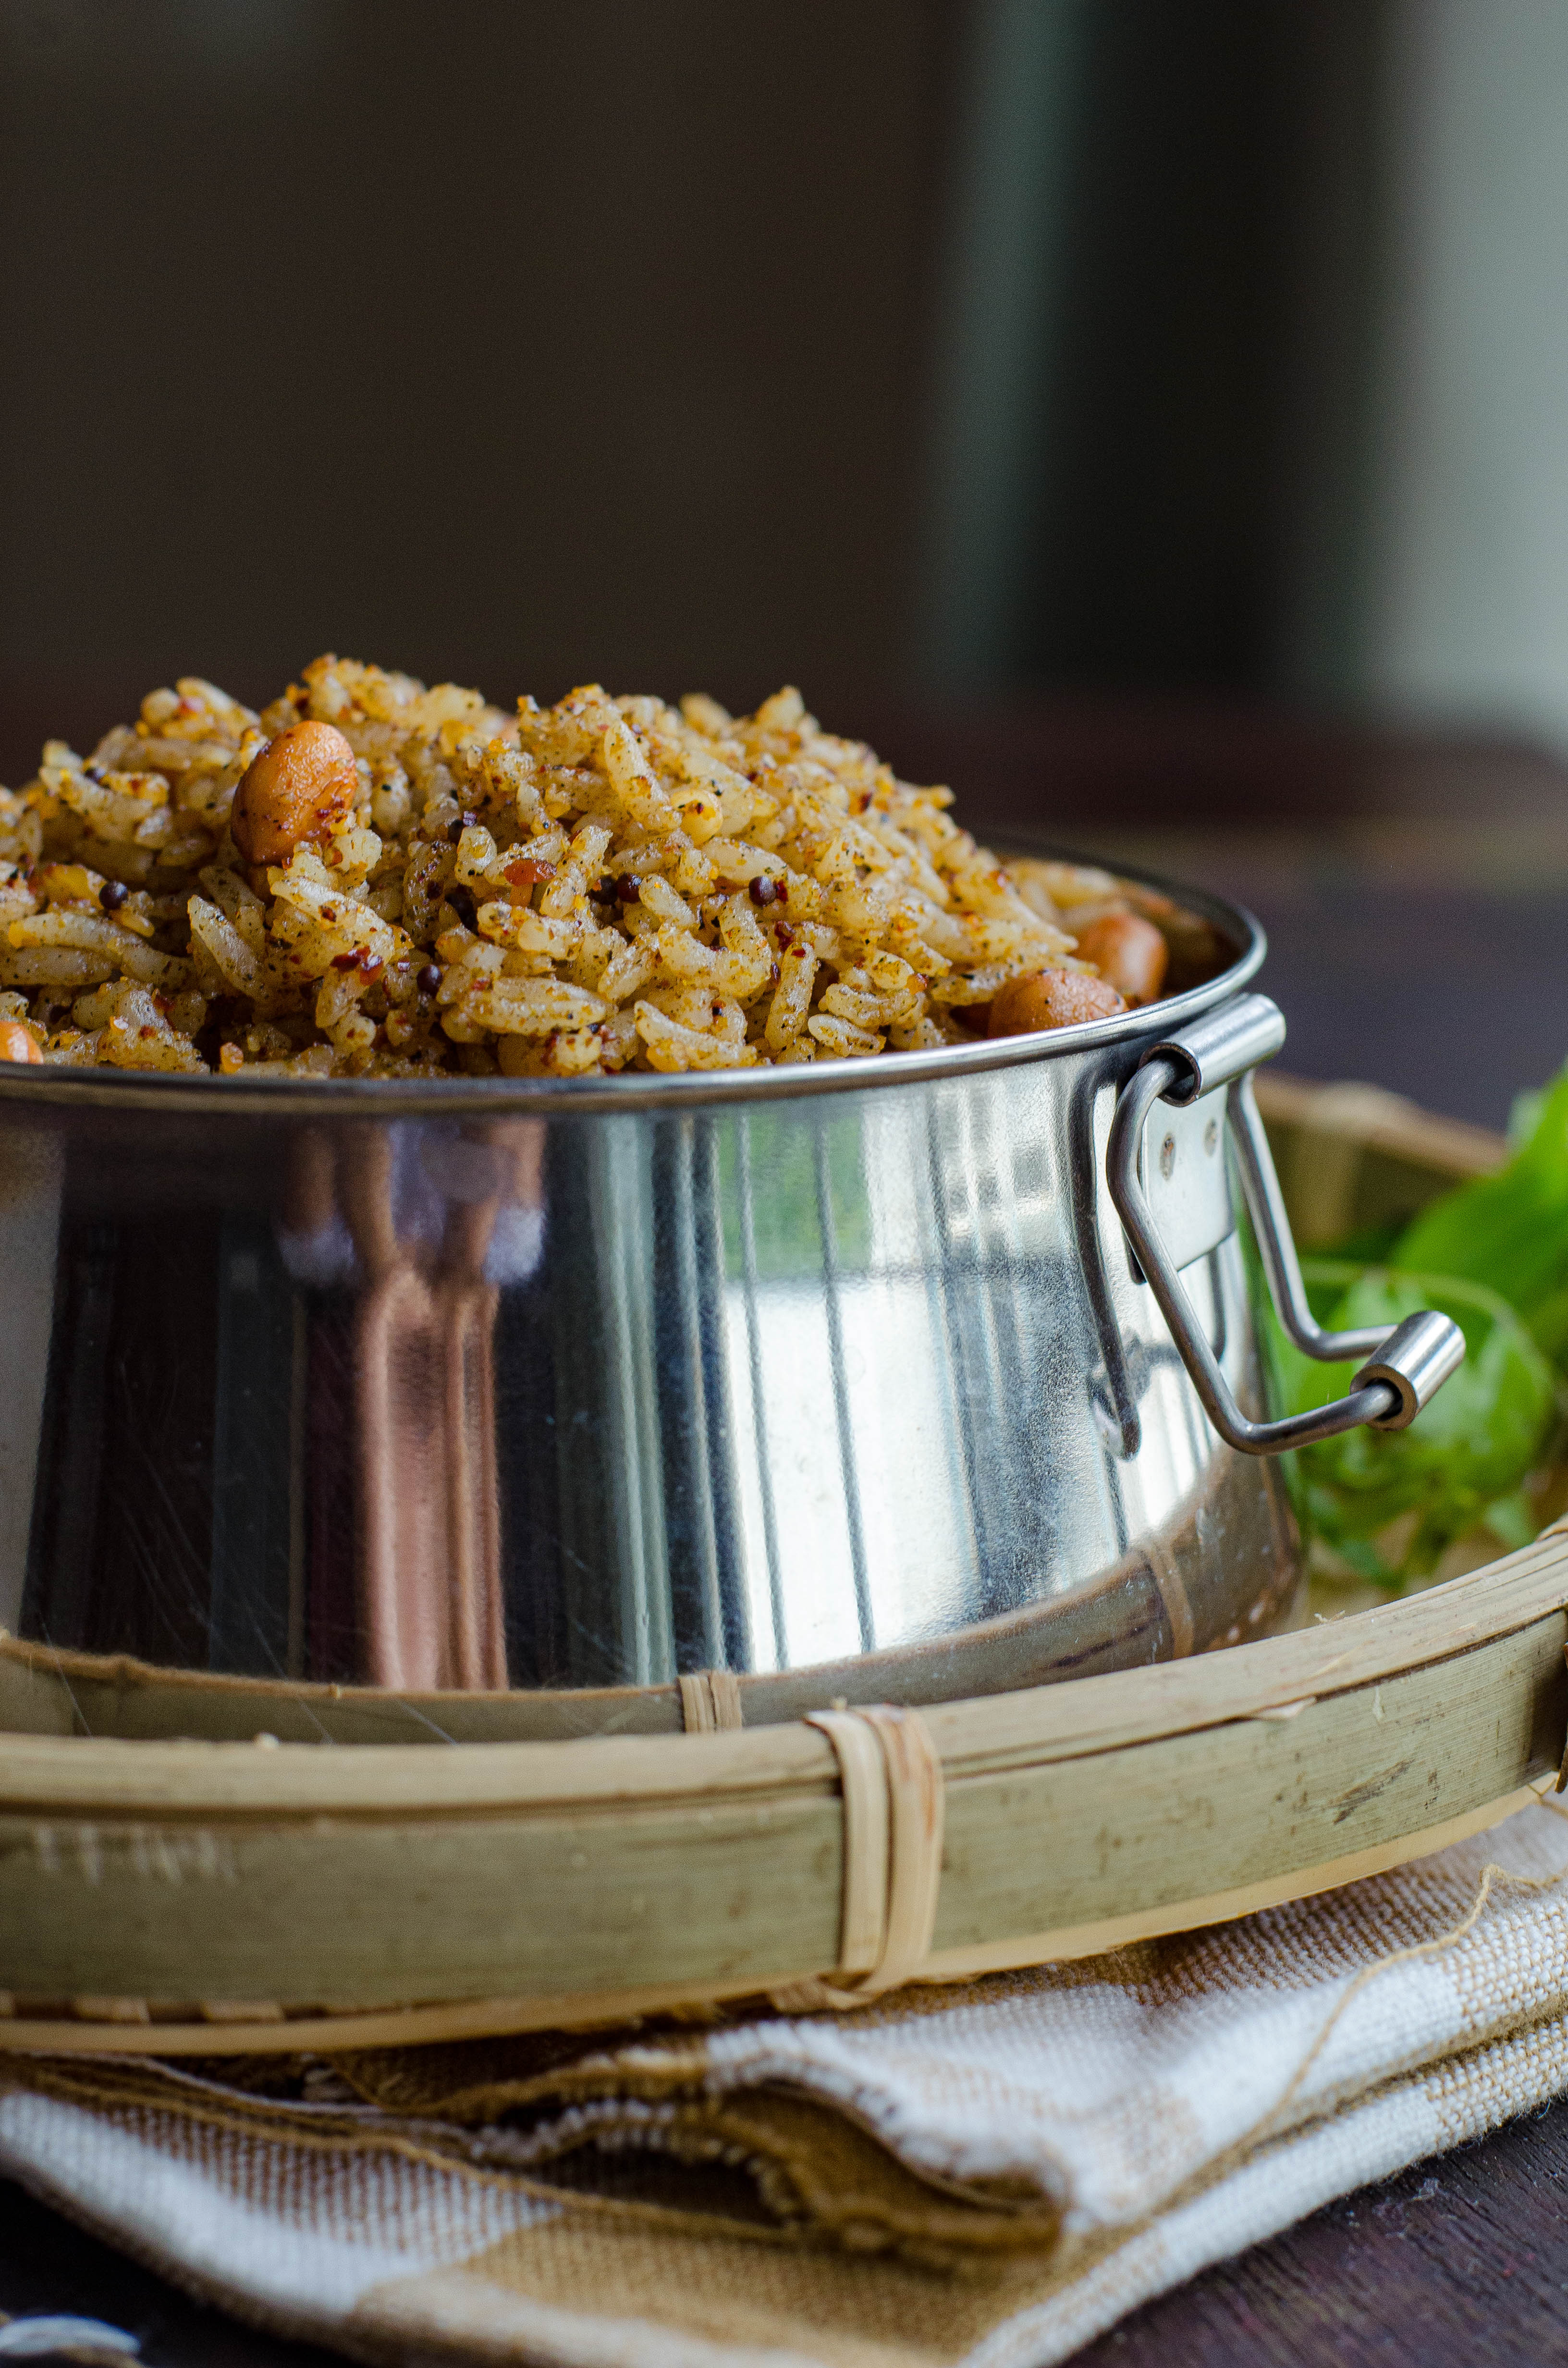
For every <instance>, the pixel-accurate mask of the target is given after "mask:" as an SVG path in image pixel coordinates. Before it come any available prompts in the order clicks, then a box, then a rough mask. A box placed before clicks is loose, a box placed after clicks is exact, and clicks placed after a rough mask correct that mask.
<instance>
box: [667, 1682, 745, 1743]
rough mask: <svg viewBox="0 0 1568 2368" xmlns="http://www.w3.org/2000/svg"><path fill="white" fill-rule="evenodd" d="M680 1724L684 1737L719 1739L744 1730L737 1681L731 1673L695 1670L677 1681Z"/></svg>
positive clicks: (738, 1683) (739, 1685) (739, 1686)
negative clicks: (735, 1730) (736, 1729)
mask: <svg viewBox="0 0 1568 2368" xmlns="http://www.w3.org/2000/svg"><path fill="white" fill-rule="evenodd" d="M676 1685H677V1686H678V1687H679V1689H680V1715H681V1724H682V1725H683V1726H684V1727H685V1729H686V1731H687V1735H722V1734H727V1733H729V1732H731V1731H732V1730H733V1729H734V1728H735V1727H739V1726H744V1724H745V1721H744V1718H743V1717H742V1715H741V1681H740V1679H738V1678H737V1677H736V1675H735V1673H734V1671H733V1669H697V1670H694V1671H693V1672H692V1673H691V1674H690V1675H688V1676H687V1677H684V1678H677V1679H676Z"/></svg>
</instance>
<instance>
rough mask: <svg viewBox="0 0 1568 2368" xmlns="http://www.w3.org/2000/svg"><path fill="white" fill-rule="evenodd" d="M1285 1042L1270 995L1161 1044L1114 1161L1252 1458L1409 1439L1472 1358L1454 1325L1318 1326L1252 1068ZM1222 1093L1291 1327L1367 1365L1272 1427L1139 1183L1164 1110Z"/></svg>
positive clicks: (1323, 1354)
mask: <svg viewBox="0 0 1568 2368" xmlns="http://www.w3.org/2000/svg"><path fill="white" fill-rule="evenodd" d="M1284 1042H1285V1021H1284V1019H1283V1017H1282V1015H1281V1014H1280V1011H1279V1009H1278V1006H1277V1005H1276V1004H1273V1003H1271V1002H1270V1001H1269V999H1268V997H1267V996H1265V995H1240V996H1235V997H1234V998H1233V1000H1232V1001H1231V1002H1229V1003H1226V1004H1221V1007H1220V1008H1219V1009H1218V1010H1217V1011H1211V1012H1207V1013H1205V1015H1204V1016H1203V1018H1202V1019H1197V1020H1194V1021H1193V1023H1192V1025H1191V1026H1190V1027H1188V1028H1184V1029H1181V1030H1178V1031H1177V1032H1176V1034H1174V1035H1172V1036H1169V1037H1167V1038H1165V1041H1164V1042H1161V1043H1158V1044H1153V1045H1151V1046H1150V1048H1149V1050H1148V1052H1147V1053H1145V1054H1144V1056H1143V1060H1142V1064H1141V1066H1140V1067H1139V1068H1138V1069H1137V1070H1136V1071H1135V1072H1134V1074H1133V1076H1131V1079H1130V1080H1129V1082H1128V1084H1127V1085H1126V1086H1125V1087H1123V1089H1122V1092H1121V1096H1120V1099H1119V1101H1118V1103H1117V1108H1116V1116H1115V1118H1114V1119H1113V1120H1112V1121H1111V1129H1110V1142H1109V1144H1108V1148H1107V1152H1106V1180H1107V1182H1108V1185H1109V1187H1110V1197H1111V1200H1112V1201H1113V1202H1114V1203H1115V1206H1116V1212H1117V1214H1118V1215H1119V1218H1120V1219H1121V1222H1122V1224H1123V1225H1124V1226H1125V1227H1126V1229H1127V1235H1128V1238H1129V1240H1130V1241H1131V1244H1132V1247H1133V1248H1134V1250H1135V1251H1136V1252H1137V1254H1138V1261H1139V1264H1140V1265H1141V1266H1142V1269H1143V1272H1144V1275H1145V1276H1146V1278H1147V1280H1148V1283H1149V1287H1150V1289H1151V1290H1152V1291H1153V1294H1154V1298H1155V1300H1156V1302H1157V1303H1158V1305H1159V1309H1160V1313H1161V1314H1162V1315H1164V1317H1165V1323H1166V1325H1167V1326H1168V1327H1169V1329H1170V1335H1171V1338H1172V1339H1173V1340H1174V1341H1175V1343H1176V1348H1177V1349H1178V1350H1179V1351H1180V1354H1181V1359H1182V1362H1183V1363H1184V1364H1185V1365H1186V1367H1187V1372H1188V1374H1189V1375H1190V1376H1191V1380H1192V1385H1193V1387H1194V1389H1196V1391H1197V1392H1198V1395H1199V1398H1200V1399H1201V1401H1202V1404H1203V1408H1204V1411H1205V1413H1206V1414H1207V1415H1208V1417H1209V1419H1210V1422H1211V1423H1212V1424H1213V1426H1214V1428H1215V1429H1216V1430H1217V1431H1218V1432H1219V1434H1220V1436H1221V1439H1222V1440H1225V1442H1226V1443H1227V1445H1229V1446H1231V1447H1234V1448H1238V1449H1240V1451H1241V1452H1242V1453H1243V1454H1244V1455H1279V1454H1282V1453H1283V1452H1285V1450H1286V1449H1287V1448H1291V1447H1307V1446H1310V1445H1311V1444H1312V1441H1313V1440H1319V1439H1332V1438H1334V1437H1335V1435H1336V1434H1337V1433H1338V1432H1340V1431H1344V1430H1353V1429H1355V1428H1356V1427H1357V1425H1358V1423H1369V1424H1370V1425H1371V1426H1372V1428H1373V1429H1377V1430H1403V1429H1404V1428H1405V1426H1406V1425H1407V1424H1408V1423H1411V1422H1414V1421H1415V1417H1416V1416H1417V1415H1418V1414H1419V1412H1420V1411H1421V1408H1422V1407H1423V1406H1425V1405H1426V1402H1427V1400H1428V1399H1429V1398H1430V1397H1431V1396H1432V1395H1434V1393H1435V1392H1436V1391H1437V1390H1439V1389H1441V1387H1442V1385H1443V1383H1445V1382H1446V1381H1447V1380H1448V1378H1449V1375H1450V1373H1453V1372H1457V1370H1458V1369H1459V1367H1460V1365H1461V1364H1462V1363H1463V1361H1464V1335H1463V1333H1462V1332H1461V1331H1460V1327H1459V1326H1458V1325H1457V1324H1456V1323H1455V1322H1454V1321H1453V1319H1452V1317H1451V1316H1448V1315H1432V1314H1426V1315H1407V1316H1406V1317H1405V1319H1404V1321H1403V1323H1402V1324H1397V1325H1394V1326H1387V1325H1374V1326H1367V1327H1366V1328H1364V1329H1361V1330H1358V1331H1350V1332H1325V1331H1324V1329H1323V1327H1322V1326H1321V1325H1320V1324H1318V1323H1317V1322H1316V1320H1315V1319H1314V1317H1313V1315H1312V1309H1311V1308H1310V1307H1309V1305H1308V1304H1307V1293H1306V1288H1305V1285H1304V1284H1303V1283H1302V1281H1301V1265H1300V1262H1299V1260H1298V1258H1297V1256H1296V1245H1295V1242H1294V1240H1293V1238H1292V1236H1291V1233H1290V1219H1289V1217H1288V1216H1287V1215H1286V1213H1285V1201H1284V1197H1283V1195H1282V1194H1281V1192H1280V1190H1279V1179H1278V1177H1277V1176H1276V1174H1275V1172H1274V1157H1273V1154H1272V1153H1271V1152H1270V1150H1269V1148H1268V1137H1267V1134H1266V1133H1265V1132H1264V1127H1263V1121H1262V1119H1261V1117H1260V1116H1259V1114H1258V1108H1257V1101H1256V1097H1255V1095H1254V1093H1253V1087H1252V1072H1253V1070H1254V1068H1255V1067H1256V1065H1257V1064H1258V1063H1259V1062H1260V1061H1269V1060H1272V1059H1273V1057H1274V1055H1275V1053H1278V1050H1279V1048H1280V1046H1281V1045H1282V1044H1283V1043H1284ZM1221 1087H1224V1088H1225V1098H1226V1111H1227V1116H1228V1118H1229V1121H1230V1125H1231V1133H1232V1138H1233V1142H1234V1144H1235V1147H1236V1155H1237V1162H1238V1165H1239V1167H1240V1169H1241V1178H1242V1190H1243V1192H1244V1195H1245V1198H1246V1204H1247V1211H1248V1213H1249V1215H1250V1216H1251V1218H1252V1224H1253V1231H1254V1233H1255V1234H1256V1236H1257V1245H1258V1250H1259V1253H1260V1255H1261V1257H1262V1259H1263V1269H1264V1272H1265V1274H1266V1275H1267V1279H1268V1288H1269V1293H1270V1296H1271V1297H1272V1299H1273V1302H1274V1306H1275V1312H1276V1314H1277V1315H1278V1318H1279V1321H1280V1323H1281V1325H1282V1326H1284V1328H1285V1330H1286V1332H1288V1333H1289V1335H1290V1338H1291V1339H1292V1340H1293V1341H1294V1342H1295V1343H1296V1346H1297V1347H1298V1348H1299V1349H1302V1350H1304V1352H1305V1353H1306V1355H1308V1356H1309V1357H1316V1358H1320V1359H1322V1360H1324V1362H1327V1363H1335V1364H1337V1363H1340V1362H1342V1361H1344V1360H1346V1359H1347V1358H1351V1357H1359V1358H1361V1359H1363V1360H1366V1361H1364V1362H1363V1363H1362V1365H1361V1367H1360V1370H1359V1371H1358V1373H1357V1374H1356V1377H1355V1380H1354V1382H1353V1383H1352V1385H1351V1388H1350V1391H1349V1393H1348V1395H1346V1396H1345V1397H1342V1398H1335V1399H1334V1400H1333V1401H1332V1402H1331V1403H1330V1404H1329V1405H1327V1406H1314V1407H1312V1409H1311V1411H1310V1412H1308V1413H1306V1414H1299V1415H1289V1416H1285V1417H1281V1418H1280V1419H1279V1420H1278V1421H1274V1422H1253V1421H1250V1420H1249V1419H1248V1417H1246V1416H1245V1415H1244V1413H1243V1412H1242V1410H1241V1408H1240V1406H1238V1405H1237V1404H1236V1401H1235V1397H1234V1395H1233V1392H1232V1389H1231V1385H1230V1383H1228V1382H1227V1381H1226V1379H1225V1376H1224V1374H1223V1373H1222V1372H1221V1370H1220V1365H1219V1362H1218V1360H1217V1359H1216V1358H1215V1355H1214V1352H1213V1350H1212V1349H1210V1346H1209V1343H1208V1341H1207V1339H1206V1338H1204V1335H1203V1331H1202V1327H1201V1326H1200V1325H1199V1322H1198V1320H1197V1318H1196V1316H1195V1315H1193V1312H1192V1305H1191V1303H1190V1301H1189V1300H1188V1298H1187V1292H1186V1291H1185V1290H1184V1288H1183V1286H1182V1281H1181V1276H1180V1273H1179V1272H1178V1270H1177V1269H1176V1264H1175V1262H1174V1261H1173V1259H1172V1258H1171V1256H1170V1253H1169V1251H1168V1250H1167V1248H1166V1247H1165V1242H1164V1240H1163V1239H1162V1237H1161V1235H1160V1231H1159V1227H1158V1226H1157V1224H1155V1222H1154V1217H1153V1211H1152V1210H1151V1209H1150V1206H1149V1203H1148V1200H1147V1198H1146V1197H1145V1194H1144V1191H1143V1185H1142V1178H1141V1176H1140V1174H1139V1166H1138V1155H1139V1146H1140V1144H1142V1139H1143V1127H1144V1122H1145V1121H1146V1120H1147V1118H1148V1115H1149V1112H1150V1110H1152V1109H1153V1106H1154V1104H1155V1102H1156V1101H1166V1102H1171V1103H1175V1104H1182V1103H1187V1102H1193V1101H1197V1100H1198V1099H1199V1098H1200V1097H1201V1096H1202V1095H1204V1094H1209V1093H1213V1092H1217V1091H1218V1090H1219V1089H1220V1088H1221Z"/></svg>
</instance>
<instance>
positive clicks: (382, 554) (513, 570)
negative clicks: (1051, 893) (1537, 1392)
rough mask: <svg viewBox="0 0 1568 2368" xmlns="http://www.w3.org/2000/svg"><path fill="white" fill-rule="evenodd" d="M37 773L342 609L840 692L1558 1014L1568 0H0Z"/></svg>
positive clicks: (1362, 993) (3, 625)
mask: <svg viewBox="0 0 1568 2368" xmlns="http://www.w3.org/2000/svg"><path fill="white" fill-rule="evenodd" d="M0 42H3V54H0V327H3V332H4V397H3V402H4V413H3V417H4V428H3V433H0V466H3V468H4V479H3V489H0V778H3V779H6V780H9V781H12V782H15V781H16V780H19V779H23V778H25V777H26V776H27V774H28V771H29V770H30V768H31V766H32V764H33V762H34V761H36V755H37V747H38V743H39V742H40V739H41V737H42V736H43V734H44V733H45V732H46V731H60V732H63V733H65V734H67V735H68V736H71V737H74V738H75V739H76V740H77V741H78V742H81V741H84V740H87V739H90V738H93V737H96V735H97V733H98V731H99V730H101V729H102V728H103V726H104V725H105V724H106V723H108V722H109V721H111V720H112V719H113V718H115V717H116V716H118V715H119V714H122V713H125V712H132V711H133V702H134V700H136V699H137V698H138V697H139V696H140V694H141V693H142V690H144V689H147V688H148V687H150V686H151V685H153V684H154V683H157V682H161V681H165V680H167V679H169V678H170V677H172V676H173V675H174V674H176V673H177V672H187V671H188V672H198V673H203V674H208V675H210V676H212V677H216V678H217V679H218V680H219V681H221V682H222V683H224V684H225V685H226V686H227V687H228V688H230V689H233V690H236V691H238V692H240V693H241V694H242V695H243V696H244V697H246V698H248V699H250V700H262V699H264V698H266V697H267V696H268V695H269V694H270V693H271V692H273V691H274V690H275V689H278V687H280V686H281V685H282V684H283V682H284V681H285V680H286V679H287V678H288V677H289V676H290V673H291V672H293V671H295V670H296V669H297V668H298V667H299V666H300V665H301V664H302V663H303V662H304V660H305V659H307V658H308V657H310V656H312V655H315V654H316V653H317V652H318V651H319V650H322V649H324V648H329V647H330V648H335V649H337V650H339V651H340V652H345V653H347V654H351V655H359V656H369V657H375V658H377V659H379V660H381V662H383V663H385V664H389V665H398V666H404V667H407V668H408V669H410V670H411V671H413V672H415V673H419V674H422V675H424V676H426V677H430V678H437V677H444V676H449V675H450V676H455V677H458V678H459V679H461V680H465V681H475V682H478V683H481V684H483V687H484V688H485V689H486V690H487V691H489V692H490V693H491V695H492V696H493V697H496V698H500V699H510V698H511V697H513V696H515V695H516V693H517V691H518V690H520V689H525V688H526V689H531V690H533V691H534V692H536V693H537V694H538V695H539V696H540V697H541V698H551V697H555V696H558V695H559V694H560V692H561V691H562V690H563V689H566V688H567V687H568V686H569V685H571V684H572V683H574V682H576V681H580V680H583V679H586V678H599V679H602V680H604V681H606V682H607V683H608V684H610V685H611V686H612V687H614V688H616V689H658V690H661V691H664V692H665V693H669V694H674V693H677V692H679V691H681V690H682V689H689V688H693V687H698V686H701V687H704V688H707V689H711V690H712V691H714V692H715V693H716V694H717V695H718V696H720V697H721V698H722V699H724V700H727V701H730V702H731V703H744V704H750V703H752V702H753V701H754V700H756V698H757V697H759V696H761V695H762V694H764V693H766V692H767V690H769V689H772V688H774V687H776V685H777V684H778V682H779V681H780V680H782V679H786V678H788V679H792V680H795V681H798V682H799V683H801V687H802V688H803V689H805V691H806V693H807V695H808V697H809V699H810V700H811V701H812V704H813V705H814V706H815V708H816V709H817V711H818V712H820V713H821V714H822V715H823V716H824V719H825V720H827V721H829V722H831V723H834V724H835V725H836V726H838V727H839V728H842V729H846V730H848V731H850V732H854V733H858V734H866V735H868V736H869V737H872V738H873V739H876V740H877V741H878V742H879V744H880V745H881V746H883V747H884V748H885V750H886V752H887V753H888V754H889V755H890V756H891V757H892V758H893V759H894V760H895V761H896V762H897V763H898V764H899V765H900V767H901V768H903V769H904V770H905V771H907V772H908V773H910V774H912V775H914V776H915V777H917V778H925V779H937V778H939V779H947V780H952V781H953V782H954V784H955V786H956V787H957V788H958V790H959V791H960V797H961V799H962V801H963V806H964V810H965V812H966V813H967V814H970V815H971V816H973V817H975V818H977V819H978V820H980V821H981V822H983V824H984V825H986V826H987V827H990V828H993V829H995V830H1006V829H1011V830H1013V831H1014V832H1015V833H1017V832H1019V831H1034V832H1038V833H1041V834H1044V835H1046V836H1048V837H1053V838H1054V839H1056V840H1059V841H1062V842H1066V843H1071V844H1074V845H1078V846H1083V847H1086V848H1090V849H1091V850H1105V851H1109V852H1112V853H1116V854H1119V855H1121V856H1122V857H1124V858H1125V859H1127V860H1145V861H1147V862H1148V863H1150V864H1152V865H1153V866H1154V867H1155V868H1165V869H1166V870H1175V871H1179V872H1186V873H1187V874H1188V875H1189V876H1200V877H1202V878H1203V879H1205V880H1207V881H1209V882H1211V883H1212V884H1215V885H1217V886H1220V887H1222V888H1228V889H1230V890H1231V891H1232V892H1233V893H1236V894H1243V895H1244V896H1247V897H1250V898H1251V899H1252V900H1253V901H1255V902H1256V904H1257V905H1259V907H1260V908H1261V909H1262V911H1263V912H1264V916H1265V917H1266V919H1267V921H1268V922H1269V924H1270V926H1271V928H1272V931H1273V934H1274V938H1275V943H1276V953H1275V958H1274V962H1273V966H1272V968H1271V972H1270V978H1271V981H1272V983H1273V985H1274V986H1275V989H1276V992H1277V993H1278V995H1279V996H1280V999H1281V1000H1282V1001H1283V1002H1285V1004H1286V1006H1287V1009H1288V1011H1289V1013H1290V1019H1291V1022H1292V1041H1291V1046H1290V1062H1291V1064H1292V1065H1294V1066H1295V1067H1297V1068H1298V1069H1301V1070H1304V1071H1305V1072H1306V1073H1308V1074H1317V1075H1330V1074H1338V1073H1341V1072H1343V1071H1345V1070H1346V1069H1347V1068H1348V1069H1354V1070H1356V1071H1358V1073H1360V1074H1363V1075H1367V1076H1372V1077H1374V1078H1376V1079H1378V1080H1379V1081H1380V1082H1382V1083H1384V1084H1386V1085H1389V1086H1392V1087H1398V1088H1400V1089H1403V1090H1406V1091H1409V1092H1411V1093H1414V1094H1416V1095H1418V1096H1419V1097H1421V1098H1422V1099H1426V1100H1427V1101H1429V1102H1431V1103H1433V1104H1435V1105H1436V1106H1437V1107H1441V1108H1446V1109H1449V1110H1455V1111H1458V1112H1460V1113H1461V1114H1466V1115H1471V1116H1474V1117H1477V1118H1481V1119H1483V1120H1485V1121H1488V1122H1501V1121H1502V1119H1503V1117H1504V1115H1505V1113H1506V1108H1507V1103H1508V1099H1509V1097H1510V1094H1511V1093H1512V1092H1513V1091H1514V1090H1515V1089H1516V1088H1517V1087H1520V1086H1522V1085H1525V1084H1527V1083H1528V1082H1530V1081H1531V1080H1532V1079H1534V1078H1536V1077H1538V1076H1540V1075H1543V1074H1544V1073H1545V1072H1546V1071H1547V1070H1548V1069H1551V1068H1553V1067H1555V1066H1556V1065H1557V1064H1558V1063H1559V1062H1560V1061H1561V1060H1562V1056H1563V1054H1564V1053H1565V1052H1568V973H1565V971H1564V965H1563V962H1562V951H1563V934H1564V932H1563V919H1564V915H1565V912H1568V796H1565V794H1564V791H1565V786H1568V783H1565V777H1564V773H1563V769H1562V753H1561V752H1562V749H1563V748H1564V747H1568V434H1565V433H1564V429H1565V427H1568V305H1565V303H1564V301H1563V300H1564V297H1565V295H1568V0H1505V5H1503V6H1497V7H1493V6H1483V5H1481V0H852V5H850V6H843V5H839V6H828V5H825V0H790V5H788V6H782V5H776V0H575V5H574V6H571V7H562V6H559V5H556V6H544V5H534V0H447V5H444V6H439V7H436V6H429V5H427V4H426V5H416V0H0Z"/></svg>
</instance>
